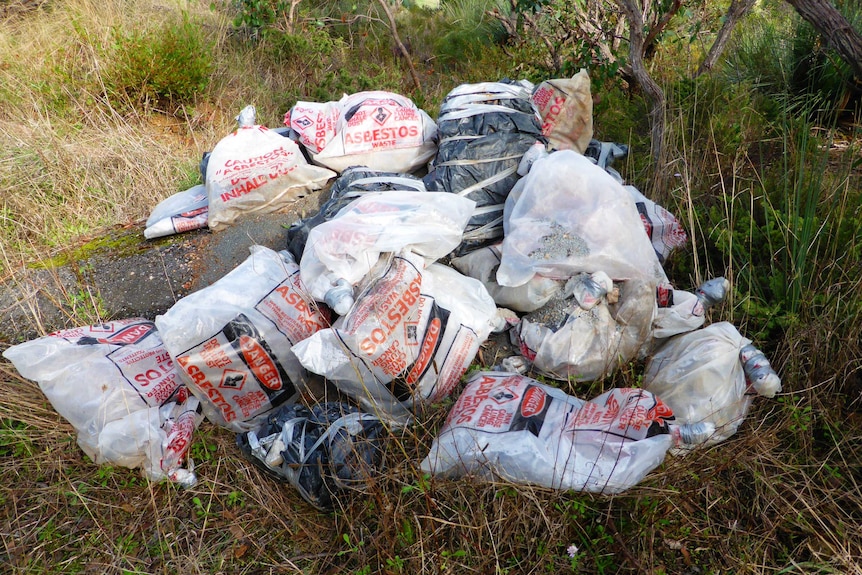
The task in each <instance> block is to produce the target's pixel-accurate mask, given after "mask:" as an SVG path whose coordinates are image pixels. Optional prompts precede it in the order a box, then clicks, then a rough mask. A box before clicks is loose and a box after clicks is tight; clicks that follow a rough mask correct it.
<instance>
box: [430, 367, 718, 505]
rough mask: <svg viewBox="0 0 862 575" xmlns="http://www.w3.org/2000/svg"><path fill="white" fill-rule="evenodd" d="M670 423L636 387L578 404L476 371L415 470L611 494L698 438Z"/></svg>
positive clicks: (516, 378)
mask: <svg viewBox="0 0 862 575" xmlns="http://www.w3.org/2000/svg"><path fill="white" fill-rule="evenodd" d="M672 421H673V413H672V412H671V410H670V409H668V407H667V406H666V405H665V404H664V403H662V401H661V400H660V399H659V398H657V397H655V396H654V395H653V394H652V393H650V392H648V391H644V390H641V389H613V390H611V391H609V392H607V393H604V394H602V395H600V396H599V397H597V398H595V399H593V400H591V401H588V402H584V401H582V400H580V399H578V398H575V397H572V396H569V395H566V394H565V393H563V392H562V391H560V390H559V389H557V388H554V387H550V386H547V385H544V384H541V383H539V382H537V381H535V380H533V379H530V378H528V377H524V376H521V375H516V374H511V373H504V372H494V371H484V372H477V373H475V374H473V375H472V376H471V378H470V380H469V381H468V382H467V385H466V387H465V388H464V391H463V392H462V393H461V396H460V397H459V398H458V401H457V402H456V403H455V405H454V406H453V407H452V410H451V411H450V412H449V417H448V419H447V420H446V423H445V425H444V426H443V428H442V429H441V431H440V434H439V436H438V437H437V439H435V440H434V443H433V444H432V446H431V450H430V453H429V454H428V456H427V457H426V458H425V459H424V460H423V461H422V463H421V469H422V471H424V472H427V473H433V474H437V475H444V476H449V477H459V476H463V475H468V474H476V475H478V476H480V477H483V478H488V479H493V478H495V477H503V478H505V479H507V480H509V481H513V482H516V483H528V484H535V485H541V486H544V487H550V488H554V489H574V490H584V491H592V492H598V493H619V492H620V491H623V490H625V489H628V488H630V487H632V486H634V485H635V484H637V483H638V482H639V481H641V479H643V478H644V476H645V475H646V474H647V473H649V472H650V471H651V470H653V469H654V468H655V467H657V466H658V465H659V464H661V462H662V461H663V460H664V457H665V454H666V452H667V450H668V449H669V448H670V447H671V446H673V445H674V444H675V443H680V442H682V441H698V440H701V439H702V437H703V435H704V429H703V428H697V427H695V428H680V427H676V426H674V425H672V424H671V422H672ZM702 427H706V426H702Z"/></svg>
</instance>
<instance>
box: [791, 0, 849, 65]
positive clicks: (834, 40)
mask: <svg viewBox="0 0 862 575" xmlns="http://www.w3.org/2000/svg"><path fill="white" fill-rule="evenodd" d="M787 3H788V4H790V5H791V6H793V7H794V8H795V9H796V11H797V12H798V13H799V15H800V16H802V17H803V18H805V20H807V21H808V22H809V23H810V24H811V25H812V26H814V29H815V30H817V32H818V33H819V34H820V35H822V36H823V37H824V38H825V39H826V43H827V44H828V45H829V47H830V48H832V49H833V50H835V51H836V52H838V55H839V56H841V59H842V60H844V61H845V62H846V63H847V65H848V66H850V68H851V69H852V70H853V74H855V75H856V77H857V78H860V79H862V36H860V35H859V32H857V31H856V30H854V29H853V27H852V26H851V25H850V23H849V22H848V21H847V19H846V18H845V17H844V16H842V15H841V12H839V11H838V9H837V8H835V6H833V5H832V4H830V3H829V2H827V1H826V0H787Z"/></svg>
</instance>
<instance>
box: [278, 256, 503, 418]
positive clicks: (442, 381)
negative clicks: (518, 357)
mask: <svg viewBox="0 0 862 575" xmlns="http://www.w3.org/2000/svg"><path fill="white" fill-rule="evenodd" d="M423 266H424V261H423V260H422V258H421V257H417V256H416V255H414V254H410V253H404V254H402V255H400V256H396V257H394V258H392V259H391V262H390V263H389V265H388V266H387V267H386V268H385V269H384V270H383V271H382V273H381V275H380V276H379V277H376V278H373V279H370V281H369V283H368V284H367V286H366V287H365V289H364V290H363V292H362V293H361V294H360V295H359V297H358V298H357V300H356V304H355V305H354V306H353V308H352V309H351V310H350V312H349V313H348V314H347V315H346V316H345V317H343V318H341V319H339V320H338V322H336V324H335V325H334V326H333V328H332V329H326V330H322V331H320V332H318V333H316V334H314V335H313V336H311V337H310V338H308V339H306V340H305V341H302V342H300V343H299V344H297V345H296V346H294V350H293V351H294V352H295V353H296V355H297V357H298V358H299V360H300V361H301V362H302V364H303V366H305V367H306V368H307V369H309V370H310V371H313V372H315V373H318V374H320V375H323V376H325V377H326V378H327V379H328V380H330V381H332V382H334V383H335V385H336V386H337V387H338V388H339V389H340V390H341V391H343V392H344V393H346V394H348V395H350V396H351V397H353V398H355V399H357V400H358V401H360V402H361V404H362V405H363V407H364V409H365V410H366V411H368V412H370V413H374V414H375V415H377V416H379V417H383V418H387V419H389V420H391V421H394V422H396V423H405V422H406V421H408V420H409V417H410V411H411V410H412V409H413V408H414V407H416V406H421V405H424V404H427V403H430V402H434V401H437V400H439V399H441V398H443V397H446V396H448V395H449V394H450V393H451V392H452V389H453V388H454V387H455V386H456V385H457V384H458V381H459V380H460V378H461V376H462V375H463V374H464V372H465V371H466V370H467V367H469V365H470V362H472V361H473V358H474V357H475V355H476V352H477V351H478V349H479V346H480V345H481V344H482V342H484V341H485V339H486V338H487V337H488V334H489V333H490V332H491V327H492V323H493V321H494V319H495V313H496V307H495V306H494V302H493V300H492V299H491V297H490V296H489V295H488V292H487V291H486V290H485V288H484V286H482V284H481V283H479V282H478V281H476V280H474V279H471V278H467V277H465V276H462V275H461V274H459V273H458V272H456V271H455V270H453V269H451V268H448V267H446V266H443V265H440V264H432V265H430V266H429V267H428V268H427V269H423Z"/></svg>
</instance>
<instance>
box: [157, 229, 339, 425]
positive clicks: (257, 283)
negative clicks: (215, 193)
mask: <svg viewBox="0 0 862 575" xmlns="http://www.w3.org/2000/svg"><path fill="white" fill-rule="evenodd" d="M156 325H157V326H158V327H159V331H160V332H161V333H162V337H163V339H164V342H165V347H166V348H167V350H168V351H169V352H170V354H171V357H173V358H174V360H175V361H176V363H177V365H178V366H179V368H180V372H181V373H182V374H183V378H184V379H185V381H186V383H187V384H188V386H189V389H190V390H191V391H192V393H194V394H195V396H197V397H198V399H200V401H201V404H202V406H203V410H204V415H206V417H207V419H209V420H210V421H212V422H213V423H215V424H217V425H220V426H222V427H226V428H228V429H231V430H233V431H236V432H242V431H247V430H248V429H252V428H253V427H255V426H256V425H257V424H258V422H259V421H261V420H262V419H264V418H265V417H266V416H267V414H268V413H269V412H270V411H271V410H273V409H274V408H275V407H277V406H278V405H281V404H282V403H285V402H292V401H295V400H296V399H297V398H298V397H299V392H300V388H301V387H302V386H303V384H304V372H303V370H302V366H301V365H300V364H299V362H298V361H297V359H296V357H294V355H293V354H292V353H291V351H290V349H291V346H293V345H294V344H296V343H297V342H299V341H301V340H303V339H305V338H307V337H308V336H310V335H311V334H313V333H315V332H316V331H318V330H319V329H322V328H324V327H328V326H329V321H328V318H327V315H326V313H325V312H324V311H322V310H321V309H319V308H318V306H317V305H315V304H314V302H313V301H311V299H310V298H309V297H308V296H307V295H306V294H305V290H304V289H303V287H302V284H301V283H300V280H299V267H298V266H297V265H296V263H295V262H294V261H293V258H292V257H291V256H290V254H289V253H288V252H286V251H283V252H278V253H276V252H274V251H273V250H271V249H269V248H265V247H263V246H252V247H251V255H250V256H249V257H248V258H247V259H246V260H245V261H244V262H243V263H242V264H240V265H239V266H237V267H236V268H235V269H233V270H232V271H231V272H229V273H228V274H227V275H225V276H224V277H222V278H221V279H219V280H218V281H217V282H215V283H214V284H212V285H211V286H209V287H206V288H204V289H202V290H200V291H197V292H194V293H192V294H189V295H187V296H186V297H184V298H183V299H181V300H179V301H178V302H177V303H175V304H174V305H173V306H172V307H171V308H170V309H169V310H168V311H167V313H165V314H164V315H160V316H158V317H157V318H156Z"/></svg>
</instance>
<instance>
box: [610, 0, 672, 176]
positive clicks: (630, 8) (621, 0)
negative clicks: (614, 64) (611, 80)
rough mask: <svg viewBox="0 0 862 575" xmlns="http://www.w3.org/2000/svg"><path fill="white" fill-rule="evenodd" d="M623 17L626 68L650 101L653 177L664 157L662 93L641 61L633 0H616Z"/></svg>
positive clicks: (638, 17)
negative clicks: (626, 33)
mask: <svg viewBox="0 0 862 575" xmlns="http://www.w3.org/2000/svg"><path fill="white" fill-rule="evenodd" d="M617 4H618V5H619V7H620V9H622V11H623V14H625V16H626V18H627V19H628V21H629V65H630V66H631V70H632V75H633V76H634V78H635V81H636V82H637V84H638V86H640V88H641V89H642V90H643V91H644V94H646V97H647V99H648V100H649V102H650V105H651V107H650V112H649V120H650V140H651V142H650V154H651V155H652V159H653V164H654V168H655V172H656V176H657V178H658V177H659V176H660V173H661V161H662V158H663V154H664V113H665V98H664V92H663V91H662V89H661V88H660V87H659V85H658V84H656V83H655V80H653V79H652V77H651V76H650V75H649V72H647V69H646V67H645V66H644V61H643V48H644V36H643V26H644V20H643V13H642V12H641V11H640V9H639V8H638V6H637V2H636V0H617Z"/></svg>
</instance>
